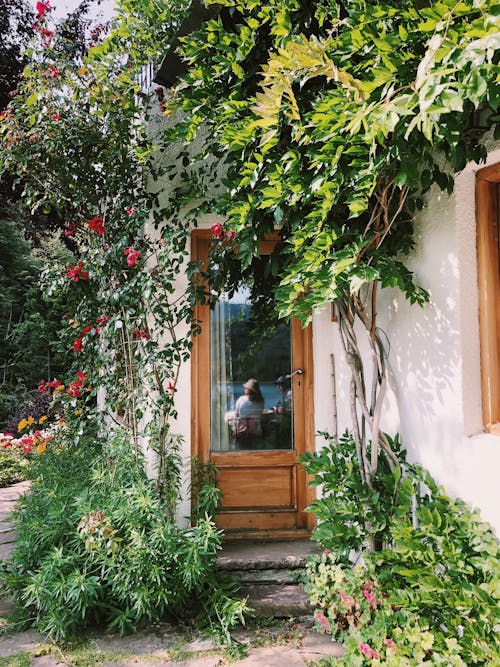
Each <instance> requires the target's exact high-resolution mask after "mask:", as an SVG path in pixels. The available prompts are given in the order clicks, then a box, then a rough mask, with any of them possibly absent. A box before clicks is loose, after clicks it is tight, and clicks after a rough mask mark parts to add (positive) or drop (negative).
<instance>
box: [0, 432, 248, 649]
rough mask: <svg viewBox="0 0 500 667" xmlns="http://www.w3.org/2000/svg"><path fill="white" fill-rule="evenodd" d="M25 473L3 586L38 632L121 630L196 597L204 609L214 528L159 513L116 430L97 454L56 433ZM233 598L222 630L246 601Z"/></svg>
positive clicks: (89, 444)
mask: <svg viewBox="0 0 500 667" xmlns="http://www.w3.org/2000/svg"><path fill="white" fill-rule="evenodd" d="M30 475H31V477H32V479H33V482H32V490H31V494H30V495H29V496H27V497H25V498H24V499H22V501H21V504H20V507H19V510H18V512H17V530H18V542H17V546H16V549H15V551H14V553H13V556H12V561H11V562H10V563H9V564H6V565H4V566H3V569H4V588H5V591H6V592H7V594H8V595H10V596H11V597H13V598H14V599H15V600H16V601H17V602H18V603H19V604H20V605H21V606H22V607H24V609H25V615H26V617H27V618H30V619H34V621H33V624H34V625H35V626H36V627H37V628H38V629H40V630H41V631H43V632H46V633H48V634H50V635H52V636H53V637H54V638H58V639H60V638H65V637H68V636H70V635H72V634H74V633H76V631H77V630H78V631H81V629H82V628H84V627H85V626H86V625H88V624H89V623H91V622H94V621H99V622H104V623H106V625H107V627H108V629H110V630H117V631H118V632H120V633H124V632H126V631H130V630H134V629H135V628H136V627H137V625H138V624H139V623H141V622H143V621H146V620H155V619H159V618H161V617H162V616H163V615H164V614H165V613H169V614H174V615H175V614H181V613H182V612H185V610H186V608H188V607H190V603H191V602H192V601H193V600H198V601H199V603H200V607H202V608H203V605H205V608H206V609H207V611H208V613H209V612H210V608H211V602H210V600H215V598H216V595H215V593H214V591H216V590H217V586H216V583H215V580H214V574H213V566H214V559H215V554H216V551H217V549H218V548H219V546H220V535H219V532H218V531H217V530H216V529H215V526H214V524H213V523H212V521H211V520H209V519H208V518H207V519H204V518H199V519H198V521H197V524H196V526H195V527H193V528H191V529H185V530H183V529H180V528H178V527H177V526H176V525H175V523H173V522H171V521H169V520H168V519H166V515H165V512H164V508H163V505H162V501H161V499H160V497H159V495H158V493H157V491H156V489H155V486H154V483H153V482H152V481H151V480H149V479H148V478H147V477H146V475H145V473H144V466H143V462H142V460H141V458H140V456H136V455H135V454H133V453H132V448H131V445H130V442H129V441H128V439H126V438H124V436H123V435H120V434H115V436H114V438H113V439H112V440H111V441H110V442H108V443H105V444H104V446H103V448H102V451H101V448H100V446H99V443H96V442H95V441H92V439H90V438H87V439H86V440H80V441H78V443H72V442H71V441H70V439H69V437H66V438H63V437H61V436H59V438H58V441H57V443H54V442H53V441H52V442H51V446H50V447H49V448H47V450H46V451H45V452H44V453H43V454H41V455H36V456H33V461H32V464H31V466H30ZM219 598H220V595H219ZM228 600H229V598H228V597H226V598H225V599H224V603H228ZM233 602H234V605H233V607H231V609H229V607H226V611H228V613H227V614H226V615H225V616H224V617H223V618H222V620H221V623H220V625H223V623H225V624H226V625H225V628H226V629H227V627H228V626H229V625H231V624H234V623H236V620H241V618H242V610H243V608H244V604H243V603H239V606H238V603H237V602H235V601H233ZM216 604H218V605H219V606H220V605H221V604H223V603H221V601H220V599H217V601H216ZM207 605H208V608H207ZM191 606H192V605H191ZM195 611H196V610H195ZM216 611H220V609H217V610H216Z"/></svg>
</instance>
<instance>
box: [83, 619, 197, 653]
mask: <svg viewBox="0 0 500 667" xmlns="http://www.w3.org/2000/svg"><path fill="white" fill-rule="evenodd" d="M187 639H188V638H186V633H185V632H182V630H181V629H179V628H177V627H176V626H174V625H170V624H168V623H158V624H155V625H153V626H151V627H149V628H147V629H146V630H141V631H139V632H137V633H136V634H134V635H127V636H125V637H118V636H116V635H106V634H102V635H101V634H100V635H98V634H94V633H93V634H91V635H90V636H89V640H90V642H91V644H92V646H93V647H94V649H96V650H98V651H103V652H105V653H129V654H132V655H136V656H141V655H145V654H148V653H155V652H157V651H162V650H163V651H167V650H168V649H169V648H172V647H173V646H175V645H176V644H178V643H179V642H185V641H186V640H187Z"/></svg>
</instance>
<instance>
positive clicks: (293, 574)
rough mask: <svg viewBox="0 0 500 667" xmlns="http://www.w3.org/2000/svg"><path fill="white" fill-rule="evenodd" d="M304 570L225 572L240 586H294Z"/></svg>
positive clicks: (270, 569)
mask: <svg viewBox="0 0 500 667" xmlns="http://www.w3.org/2000/svg"><path fill="white" fill-rule="evenodd" d="M303 571H304V570H303V569H302V568H293V569H291V570H290V569H288V570H287V569H281V568H278V569H272V568H268V569H265V570H248V569H243V570H226V572H227V573H228V574H230V575H231V577H234V579H236V581H239V582H240V583H241V584H279V585H283V584H296V583H297V581H298V579H299V577H300V574H301V573H302V572H303Z"/></svg>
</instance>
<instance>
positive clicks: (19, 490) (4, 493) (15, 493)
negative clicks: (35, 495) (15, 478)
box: [0, 482, 30, 503]
mask: <svg viewBox="0 0 500 667" xmlns="http://www.w3.org/2000/svg"><path fill="white" fill-rule="evenodd" d="M29 488H30V483H29V482H18V483H17V484H13V485H12V486H6V487H4V488H3V489H0V503H3V502H4V501H5V500H7V501H9V500H17V499H18V498H19V496H22V495H23V494H24V493H26V492H27V491H28V489H29Z"/></svg>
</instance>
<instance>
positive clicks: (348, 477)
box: [301, 433, 413, 563]
mask: <svg viewBox="0 0 500 667" xmlns="http://www.w3.org/2000/svg"><path fill="white" fill-rule="evenodd" d="M321 435H322V436H323V437H324V438H325V439H326V444H325V445H324V446H323V447H322V448H321V449H320V451H319V452H314V453H307V454H305V455H304V456H303V457H302V459H301V461H302V463H303V465H304V467H305V470H306V472H307V473H308V474H310V475H313V476H314V479H313V481H312V485H313V486H318V487H321V489H322V492H321V497H320V498H316V499H315V500H314V501H313V502H312V503H311V505H310V506H309V507H308V511H309V512H313V513H314V515H315V517H316V520H317V526H316V528H315V529H314V532H313V538H314V539H315V540H317V541H318V542H319V543H320V544H321V545H322V546H323V547H324V548H326V549H329V550H331V551H333V552H334V553H335V554H336V557H337V559H338V560H339V562H343V563H348V562H349V560H350V558H355V557H356V555H359V554H360V552H361V551H363V549H364V548H366V546H367V541H368V539H369V538H370V537H373V538H374V542H375V544H374V546H375V548H378V549H380V548H382V545H384V544H388V542H389V541H390V539H391V532H390V531H391V525H392V521H393V519H394V517H395V516H396V515H397V514H398V513H399V512H400V511H401V510H400V504H401V502H405V501H406V500H407V498H408V495H409V496H410V498H411V493H412V491H413V487H412V485H411V483H410V480H409V479H408V478H407V479H403V480H402V481H401V468H397V469H396V470H395V471H394V473H393V472H391V470H390V469H389V466H388V464H387V459H386V458H385V456H384V455H383V454H382V456H381V460H380V465H379V468H378V471H377V475H376V476H375V478H374V479H373V489H370V488H369V487H368V485H367V484H365V483H363V482H362V481H361V476H360V472H359V463H358V459H357V457H356V455H355V453H356V452H355V445H354V441H353V439H352V436H351V435H350V434H349V433H345V434H344V435H343V436H342V437H341V438H340V439H339V440H338V442H336V441H335V440H334V439H333V438H331V437H330V436H329V435H328V434H327V433H322V434H321ZM391 444H392V448H393V451H395V452H396V453H397V455H398V457H399V459H400V462H401V466H404V465H405V456H404V451H403V450H402V449H401V445H400V443H399V440H398V437H397V436H396V437H395V438H394V439H391Z"/></svg>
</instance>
